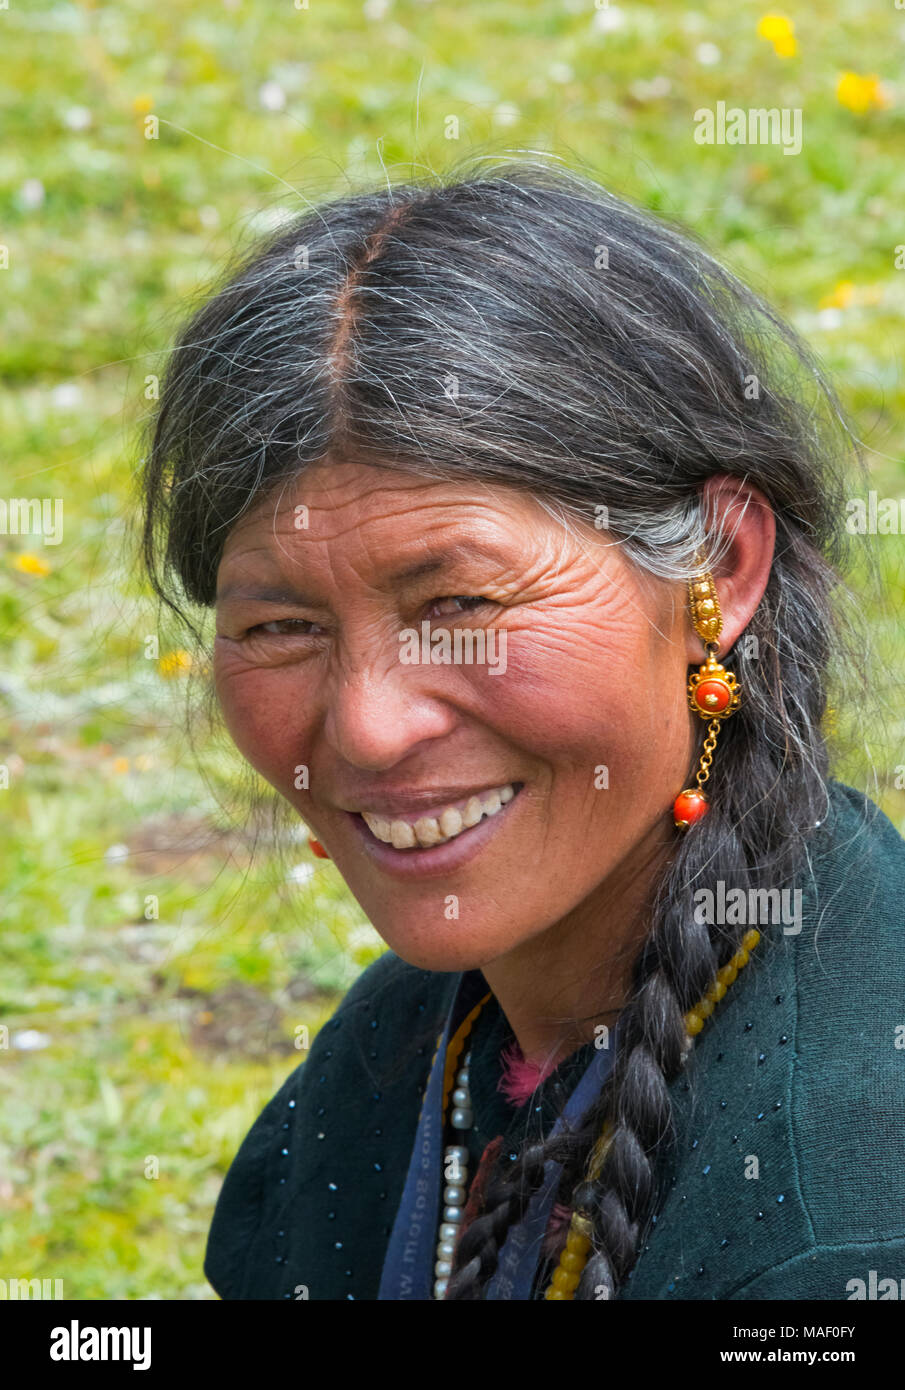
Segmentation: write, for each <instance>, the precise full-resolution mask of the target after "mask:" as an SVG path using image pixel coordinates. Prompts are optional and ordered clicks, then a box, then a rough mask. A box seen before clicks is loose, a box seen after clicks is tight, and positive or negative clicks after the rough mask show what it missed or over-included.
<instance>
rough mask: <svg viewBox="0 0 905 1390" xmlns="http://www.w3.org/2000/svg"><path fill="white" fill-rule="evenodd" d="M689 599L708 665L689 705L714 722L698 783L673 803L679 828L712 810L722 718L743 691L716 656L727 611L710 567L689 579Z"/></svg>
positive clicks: (696, 679)
mask: <svg viewBox="0 0 905 1390" xmlns="http://www.w3.org/2000/svg"><path fill="white" fill-rule="evenodd" d="M688 598H689V604H690V607H691V621H692V623H693V624H694V629H695V632H696V633H697V634H698V636H699V637H700V639H701V641H702V642H703V643H704V649H705V651H706V652H707V660H706V661H705V663H704V665H703V666H700V667H699V668H698V670H697V671H695V672H693V673H692V675H691V676H690V677H689V679H688V704H689V706H690V708H691V709H693V710H694V712H695V714H697V715H700V717H701V719H709V720H710V724H709V725H708V728H707V737H706V739H705V740H704V749H703V752H702V753H701V760H700V765H699V767H698V771H697V774H696V776H695V781H696V782H697V786H696V787H686V788H685V789H684V791H681V792H679V795H678V796H677V797H676V799H675V802H674V803H673V808H672V810H673V818H674V820H675V824H676V829H677V830H687V829H688V827H689V826H691V825H694V823H695V821H699V820H701V819H702V817H703V816H706V814H707V812H708V811H709V810H710V800H709V798H708V796H707V793H706V792H705V791H704V783H705V782H706V781H707V778H708V777H709V776H710V764H711V763H712V762H713V750H714V748H716V740H717V735H718V734H719V731H720V720H722V719H728V718H729V716H730V715H731V714H734V713H735V711H736V710H737V709H738V702H739V694H740V687H739V684H738V682H737V680H736V679H735V676H734V675H733V674H732V672H731V671H727V670H726V668H725V666H721V665H720V663H719V662H718V661H717V659H716V654H717V652H718V651H719V649H720V644H719V641H718V640H717V639H718V638H719V635H720V633H721V632H722V630H723V614H722V610H721V608H720V601H719V599H718V598H717V596H716V585H715V583H714V580H713V575H712V574H711V573H710V571H709V570H707V571H706V572H705V573H704V574H703V575H702V576H698V577H697V578H695V579H690V580H689V581H688Z"/></svg>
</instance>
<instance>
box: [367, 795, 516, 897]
mask: <svg viewBox="0 0 905 1390" xmlns="http://www.w3.org/2000/svg"><path fill="white" fill-rule="evenodd" d="M501 785H503V784H502V783H501ZM513 785H514V786H515V787H516V788H517V790H516V793H515V796H514V797H513V798H512V800H511V801H507V802H506V804H505V806H502V807H501V808H500V810H499V811H497V813H496V815H494V816H486V817H484V818H483V819H482V820H480V821H479V822H478V824H477V825H473V826H471V827H470V828H469V829H468V830H463V831H462V833H461V834H460V835H456V836H455V838H454V839H452V840H447V841H446V842H445V844H442V845H434V846H432V847H431V848H429V849H394V848H393V846H392V845H385V844H384V843H383V841H382V840H378V839H377V838H376V837H375V836H374V835H372V834H371V832H370V830H369V829H368V827H367V826H366V825H365V823H364V821H363V820H362V818H361V816H360V815H359V814H358V813H357V812H356V811H344V812H343V815H344V816H345V817H346V819H347V820H348V822H349V824H350V825H351V827H352V829H353V831H354V833H355V834H356V835H357V836H358V838H359V840H360V841H361V845H362V848H363V849H364V852H365V853H366V854H367V855H369V856H370V858H371V859H372V860H373V861H374V862H375V864H376V865H377V866H378V868H380V869H383V871H384V872H385V873H387V874H389V875H390V876H391V877H393V878H398V879H401V880H405V879H412V878H436V877H440V876H441V875H445V874H449V873H451V872H452V871H453V870H454V869H460V868H463V867H464V866H465V865H466V864H468V863H470V862H471V860H472V859H474V858H475V857H476V856H477V855H479V854H480V853H481V850H482V849H484V847H485V845H487V844H488V843H489V841H490V840H492V839H493V837H494V836H495V835H496V834H498V833H499V831H500V829H501V828H502V826H503V824H504V823H505V822H506V821H507V819H508V818H509V816H510V813H511V812H512V809H513V807H514V806H516V805H517V804H518V803H519V798H520V797H521V794H522V791H523V790H524V783H521V784H519V783H517V782H516V783H513ZM432 804H433V805H436V802H434V803H432ZM369 809H370V808H369Z"/></svg>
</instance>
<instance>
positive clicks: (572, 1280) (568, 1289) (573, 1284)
mask: <svg viewBox="0 0 905 1390" xmlns="http://www.w3.org/2000/svg"><path fill="white" fill-rule="evenodd" d="M580 1277H581V1276H580V1275H578V1274H573V1272H572V1271H571V1270H569V1269H562V1268H561V1267H560V1268H559V1269H557V1270H556V1271H555V1273H554V1275H553V1279H552V1283H553V1287H554V1289H562V1291H563V1293H566V1294H570V1293H572V1291H573V1289H577V1288H578V1281H579V1279H580Z"/></svg>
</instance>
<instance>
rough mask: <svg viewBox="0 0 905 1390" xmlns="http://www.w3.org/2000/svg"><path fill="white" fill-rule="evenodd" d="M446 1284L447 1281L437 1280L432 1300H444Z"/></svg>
mask: <svg viewBox="0 0 905 1390" xmlns="http://www.w3.org/2000/svg"><path fill="white" fill-rule="evenodd" d="M448 1284H449V1280H448V1279H438V1280H437V1282H436V1283H435V1284H434V1298H445V1297H446V1288H447V1285H448Z"/></svg>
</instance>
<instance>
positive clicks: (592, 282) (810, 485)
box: [143, 158, 854, 1299]
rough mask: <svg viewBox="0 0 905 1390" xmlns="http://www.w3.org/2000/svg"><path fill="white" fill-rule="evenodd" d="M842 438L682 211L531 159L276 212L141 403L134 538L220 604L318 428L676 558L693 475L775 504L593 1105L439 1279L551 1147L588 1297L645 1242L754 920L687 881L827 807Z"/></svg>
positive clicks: (473, 1258) (718, 547) (495, 1196)
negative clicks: (249, 540)
mask: <svg viewBox="0 0 905 1390" xmlns="http://www.w3.org/2000/svg"><path fill="white" fill-rule="evenodd" d="M451 381H452V382H454V383H455V389H454V390H451V389H450V382H451ZM853 454H854V450H853V447H852V440H851V435H850V432H849V430H848V426H847V425H846V422H845V419H844V416H843V414H842V412H841V410H840V407H839V405H838V402H837V401H836V399H835V397H834V395H833V392H832V390H831V388H830V387H829V386H828V385H827V383H826V381H825V379H824V377H823V375H822V373H821V370H820V368H819V366H818V364H817V362H816V361H815V360H814V358H813V355H812V354H811V353H810V351H809V350H808V349H807V347H806V346H805V345H804V344H803V343H802V342H801V341H800V340H799V339H798V337H797V336H796V335H795V334H794V332H793V331H792V330H791V329H790V328H789V327H788V326H787V325H786V324H785V323H784V322H783V321H782V320H781V319H780V318H779V317H778V316H777V314H776V313H775V312H774V311H773V310H772V309H771V308H770V307H769V306H768V305H767V304H766V303H765V302H764V301H763V300H762V299H761V298H760V297H759V296H758V295H756V294H754V293H753V292H752V291H751V290H750V289H748V288H747V287H745V286H744V285H742V284H741V283H740V282H739V281H738V280H737V279H736V278H735V277H734V276H733V275H732V274H731V273H730V272H728V271H727V270H726V269H724V268H723V267H721V266H720V265H719V264H718V263H717V262H716V261H714V260H713V259H712V257H711V256H710V255H709V254H708V253H707V252H706V251H705V250H704V249H703V248H702V247H701V246H700V245H699V244H698V243H697V241H696V240H695V239H694V238H693V237H691V236H690V235H688V234H687V233H685V232H682V231H679V230H677V229H676V228H674V227H672V226H671V225H670V224H669V223H667V222H666V221H664V220H662V219H660V218H656V217H654V216H653V215H651V214H649V213H646V212H644V211H641V210H640V209H639V208H637V207H635V206H633V205H632V204H631V203H629V202H627V201H625V200H623V199H621V198H618V197H616V196H614V195H613V194H611V193H610V192H608V191H607V190H605V189H604V188H602V187H601V186H600V184H599V183H597V182H596V181H595V180H594V179H593V178H592V177H590V176H589V175H587V174H584V173H576V172H570V171H567V170H565V169H564V168H562V167H560V166H558V165H557V164H555V163H553V164H550V163H548V162H547V161H546V160H544V159H541V158H535V159H521V160H514V161H513V160H501V161H498V162H496V163H489V162H486V161H485V162H484V163H482V164H481V166H480V167H479V168H478V169H477V170H469V171H455V170H454V171H452V172H451V173H450V174H449V175H448V176H447V177H445V178H440V177H436V176H434V177H431V178H427V179H426V180H424V181H422V182H404V183H397V184H395V185H392V186H388V187H384V188H381V189H380V190H379V191H373V192H372V191H363V192H353V193H348V194H345V195H343V196H341V197H338V198H336V199H334V200H333V201H327V202H324V203H322V204H321V205H320V206H318V207H317V208H316V209H315V210H313V211H312V210H306V211H305V212H303V213H302V214H301V215H298V216H293V217H291V218H290V220H289V221H288V222H287V224H286V225H285V226H283V227H281V228H280V230H279V231H277V232H276V233H274V234H272V235H271V236H270V237H269V238H268V239H267V240H266V241H265V242H264V243H262V244H260V245H256V246H255V247H254V248H253V250H252V252H251V253H250V254H249V255H248V256H247V257H246V258H245V259H244V260H243V261H242V262H241V263H240V264H238V265H235V266H233V267H232V268H231V269H230V271H229V273H228V276H227V278H226V280H225V282H224V283H223V284H222V285H221V287H220V288H219V290H218V292H217V293H216V294H214V295H213V297H211V298H210V299H209V300H208V301H207V302H206V303H204V304H203V306H202V307H201V309H200V310H199V311H198V312H196V314H195V315H194V317H193V318H192V319H191V321H190V322H189V323H188V324H187V326H186V327H185V328H184V329H183V331H182V333H181V335H180V337H179V339H178V341H177V344H176V347H175V350H174V351H173V352H172V354H171V357H170V359H169V366H168V369H167V371H166V373H165V374H164V379H163V385H162V390H161V396H160V402H159V406H158V409H157V412H156V415H155V417H154V419H153V421H152V422H151V425H150V432H149V440H148V449H147V459H146V462H145V468H144V487H145V495H146V504H145V517H144V533H143V539H144V557H145V561H146V565H147V568H148V572H149V574H150V576H151V579H152V582H153V584H154V586H155V588H156V590H157V592H158V594H159V595H160V597H161V598H162V599H163V600H164V601H165V602H166V603H168V604H170V605H171V606H172V607H174V608H176V609H177V611H179V612H180V613H182V614H183V616H185V614H184V604H185V600H188V601H189V602H190V603H192V604H201V605H206V606H210V605H211V604H212V603H213V600H214V594H215V586H216V572H217V567H218V564H219V560H220V556H221V554H222V549H223V544H224V541H225V538H226V535H227V534H228V532H229V530H230V528H231V527H232V526H233V525H234V524H235V522H236V521H237V520H238V519H239V517H240V516H242V515H243V514H244V512H245V511H247V510H248V508H249V507H251V506H252V505H253V504H254V503H256V502H257V501H259V500H260V499H261V498H263V497H265V496H266V495H268V493H276V492H277V491H278V489H279V488H280V487H282V486H283V485H284V484H285V483H286V482H287V481H288V480H290V479H292V478H294V477H295V476H296V475H297V474H298V473H299V471H300V470H302V469H304V468H305V467H306V466H307V465H309V464H312V463H315V462H320V461H323V460H324V459H326V458H327V457H328V456H330V457H340V456H342V455H346V456H351V457H355V458H356V459H358V460H360V461H364V462H367V461H369V460H373V461H374V462H376V463H379V462H381V461H386V460H387V459H390V460H392V464H393V467H394V468H399V469H409V470H410V471H412V472H413V473H417V474H421V475H424V476H426V477H431V478H442V479H447V480H456V479H461V480H463V481H466V482H468V481H471V482H473V481H475V480H485V481H489V482H492V483H503V484H506V485H508V486H510V487H514V488H519V489H522V490H527V491H528V492H530V493H531V495H532V496H534V497H536V498H538V499H539V500H540V501H541V502H542V504H543V505H544V506H545V507H547V508H548V509H549V510H550V511H551V513H552V514H554V515H555V516H556V517H557V518H558V519H560V520H561V521H562V522H563V524H564V525H566V526H569V525H570V524H572V523H573V521H575V520H577V521H583V522H585V523H588V522H590V523H592V524H594V523H595V520H596V519H597V517H598V516H599V511H600V507H601V504H602V505H603V506H604V507H605V509H606V515H607V531H608V536H609V537H610V538H611V539H612V541H613V543H616V544H619V545H620V546H621V547H622V549H623V552H624V554H625V555H626V557H627V559H628V560H629V561H630V562H633V563H634V564H636V565H637V566H638V567H639V568H641V569H644V570H647V571H649V572H651V573H653V574H656V575H659V576H661V577H665V578H668V579H671V580H674V581H677V582H678V581H680V580H682V581H684V580H687V579H688V578H689V577H690V576H691V575H692V574H694V573H698V572H700V563H699V557H700V556H702V555H703V556H704V557H705V561H706V565H707V566H708V567H712V566H714V565H715V564H716V563H717V562H718V561H719V559H720V556H721V554H722V553H723V548H724V547H725V546H726V545H727V544H728V542H729V539H730V538H729V537H728V536H727V535H726V534H724V533H722V532H721V531H720V529H719V528H718V527H717V526H716V525H715V524H714V523H713V522H712V520H711V519H710V518H709V517H708V516H707V515H706V514H705V512H704V510H703V507H702V503H701V489H702V487H703V485H704V483H706V481H707V479H708V478H709V477H711V476H713V475H715V474H729V475H732V476H735V477H737V478H740V479H744V480H746V481H747V482H749V483H751V484H753V485H755V486H756V487H757V488H758V489H760V491H761V492H762V493H763V494H764V495H765V496H766V498H767V500H768V502H769V503H770V505H771V507H772V509H773V512H774V515H775V519H776V547H775V556H774V561H773V565H772V569H771V573H770V577H769V581H768V583H767V587H766V591H765V593H764V595H763V598H762V601H761V603H760V605H759V606H758V608H757V610H756V612H755V613H754V615H753V618H752V619H751V622H750V624H749V626H748V628H747V630H746V632H745V634H743V637H742V638H740V639H739V641H738V642H737V643H736V646H735V649H734V656H733V654H731V653H730V654H729V655H730V656H732V659H733V661H734V663H735V665H734V669H735V670H736V671H737V672H738V674H739V678H740V680H741V682H742V685H743V688H744V691H745V698H744V700H743V702H742V705H741V708H740V709H739V711H738V713H737V714H735V716H734V717H733V719H732V720H731V721H729V722H728V724H727V725H726V727H725V729H724V730H723V732H722V734H721V738H720V751H719V772H720V779H719V792H718V794H717V795H715V797H714V798H713V801H712V805H711V809H710V813H709V814H708V815H707V816H706V817H705V818H704V819H703V821H701V822H699V823H698V824H697V825H696V826H695V828H694V832H693V833H691V834H689V835H687V836H686V837H685V838H683V839H681V840H679V841H678V843H677V847H676V851H675V853H674V855H673V856H672V858H671V859H670V861H669V863H668V865H667V866H666V868H665V869H664V871H663V873H662V876H661V879H660V881H659V882H658V883H657V884H656V885H655V888H654V891H653V894H652V898H651V902H650V904H649V910H648V916H649V920H648V921H647V922H646V924H645V925H646V927H647V931H646V935H645V938H644V942H643V945H642V947H641V949H640V951H639V953H638V956H637V959H636V961H635V962H634V967H633V972H632V984H631V990H630V995H629V998H628V1001H627V1003H626V1004H625V1006H624V1008H623V1009H622V1011H621V1013H620V1020H619V1047H618V1055H617V1057H616V1060H615V1065H614V1068H613V1070H612V1072H611V1074H610V1076H609V1078H608V1080H607V1083H606V1084H605V1086H604V1088H603V1090H602V1092H601V1094H600V1096H599V1097H598V1099H597V1101H596V1103H595V1104H594V1105H593V1106H592V1107H591V1110H590V1111H589V1112H588V1113H587V1114H586V1116H585V1117H584V1119H583V1121H582V1123H581V1125H580V1127H578V1128H577V1129H575V1130H574V1131H570V1132H567V1133H566V1134H563V1135H558V1136H556V1137H555V1138H553V1139H548V1140H545V1141H536V1140H535V1139H533V1138H532V1140H531V1142H529V1143H526V1145H525V1146H524V1147H523V1149H522V1150H521V1151H520V1152H519V1153H518V1154H517V1156H516V1158H515V1161H514V1162H513V1161H512V1160H511V1159H510V1158H509V1157H508V1156H507V1155H500V1157H499V1158H498V1160H497V1163H496V1166H495V1168H494V1170H493V1172H492V1173H491V1176H490V1180H489V1183H488V1186H487V1189H486V1192H485V1200H484V1205H483V1210H482V1212H481V1214H480V1215H478V1216H477V1217H476V1218H475V1219H474V1220H473V1221H472V1223H471V1224H470V1225H469V1226H468V1228H467V1229H466V1230H465V1231H464V1233H463V1235H462V1237H461V1239H460V1240H459V1243H458V1246H457V1249H456V1253H455V1261H454V1267H453V1273H452V1277H451V1279H450V1282H449V1287H448V1290H447V1294H446V1297H447V1299H480V1298H482V1297H483V1294H484V1290H485V1288H486V1285H487V1282H488V1280H489V1279H490V1278H491V1277H492V1275H493V1273H494V1270H495V1269H496V1267H497V1262H498V1257H499V1252H500V1249H501V1247H502V1244H503V1242H504V1241H505V1238H506V1234H507V1232H508V1231H509V1229H510V1228H511V1227H512V1225H513V1223H514V1222H517V1221H518V1220H519V1219H520V1217H521V1216H522V1215H523V1214H524V1212H525V1209H526V1206H527V1203H528V1201H529V1199H530V1197H531V1195H532V1194H533V1193H534V1192H535V1191H536V1190H537V1189H538V1187H539V1185H540V1183H541V1181H542V1177H543V1173H544V1167H545V1164H546V1163H547V1162H549V1161H550V1160H551V1159H555V1160H557V1161H558V1162H560V1163H561V1164H562V1181H561V1187H560V1194H561V1196H562V1197H563V1199H564V1200H570V1199H571V1197H572V1194H573V1191H574V1190H575V1188H576V1185H577V1187H578V1190H577V1200H578V1202H579V1205H580V1207H581V1209H583V1210H585V1211H587V1212H588V1213H589V1214H590V1216H591V1218H592V1222H593V1237H592V1251H591V1255H590V1257H589V1260H588V1263H587V1265H586V1267H585V1271H584V1274H583V1276H582V1280H581V1283H580V1284H579V1287H578V1289H577V1291H576V1297H577V1298H579V1299H596V1298H601V1297H614V1296H615V1295H616V1294H617V1293H618V1291H619V1290H620V1288H621V1287H622V1286H623V1284H624V1282H625V1279H626V1278H627V1276H628V1274H629V1272H630V1270H631V1268H632V1265H633V1264H634V1262H635V1260H636V1258H637V1254H638V1250H639V1248H640V1246H641V1244H642V1243H643V1240H644V1237H645V1233H646V1231H647V1229H648V1227H649V1224H650V1221H651V1217H652V1216H653V1215H654V1213H655V1209H656V1204H657V1200H658V1191H657V1175H658V1171H660V1169H661V1159H662V1157H663V1155H664V1154H665V1153H666V1151H667V1149H668V1146H669V1144H670V1142H671V1140H672V1137H673V1136H672V1118H671V1105H670V1097H669V1088H670V1085H671V1083H672V1081H673V1080H674V1078H675V1077H676V1075H677V1073H678V1072H679V1070H680V1068H681V1066H682V1061H683V1051H684V1048H685V1045H686V1030H685V1025H684V1021H683V1018H684V1015H685V1013H686V1012H687V1011H688V1010H689V1009H690V1008H691V1007H692V1006H693V1005H694V1004H695V1002H696V1001H697V1000H698V999H700V997H701V996H702V995H703V994H704V993H705V991H706V990H707V988H708V987H709V985H710V984H711V983H712V981H713V979H714V976H715V975H716V972H717V970H718V969H719V968H720V967H721V966H722V965H723V964H725V963H726V962H727V961H728V960H729V959H730V958H731V957H732V955H733V954H734V953H735V951H736V950H737V949H738V947H739V944H740V937H741V935H742V934H743V932H744V927H734V926H729V925H708V924H705V923H702V922H700V921H698V920H697V916H696V914H695V910H694V909H695V898H694V894H695V891H696V889H698V888H700V887H701V885H702V883H707V882H712V881H715V880H723V881H725V883H726V885H727V887H738V888H742V889H744V890H749V889H751V888H754V889H757V888H758V887H775V886H778V885H782V884H786V883H788V882H789V881H790V880H791V879H792V878H793V877H794V875H795V873H796V871H797V869H798V868H799V866H800V864H801V862H802V858H803V856H804V855H805V853H806V850H807V841H808V838H809V836H810V835H811V834H812V832H813V829H814V827H815V825H816V824H818V823H819V822H820V821H821V820H822V818H823V816H824V815H825V812H826V806H827V788H826V779H827V773H828V754H827V748H826V743H825V738H824V732H823V729H822V721H823V716H824V712H825V704H826V689H827V681H828V679H829V676H830V675H831V666H830V663H831V658H833V657H835V656H836V654H837V653H838V651H839V650H840V642H839V631H838V623H837V619H836V617H835V608H834V604H833V603H832V593H833V590H834V587H835V585H836V584H837V582H838V580H837V576H838V571H839V567H840V564H841V561H842V558H843V557H842V547H843V543H844V539H845V537H844V529H843V526H842V523H841V520H840V519H841V518H842V517H843V516H844V496H845V480H846V466H847V463H848V461H849V460H850V459H851V458H852V457H853ZM722 659H724V660H726V659H728V657H727V656H726V654H723V657H722ZM605 1119H608V1120H609V1122H610V1124H611V1126H612V1129H611V1140H610V1143H609V1147H608V1149H607V1150H606V1154H605V1158H604V1161H603V1165H602V1168H601V1169H600V1172H599V1174H598V1176H597V1178H596V1179H595V1181H593V1182H592V1183H588V1182H585V1181H584V1175H585V1172H586V1169H587V1166H588V1161H589V1158H590V1155H591V1151H592V1148H593V1147H594V1145H595V1143H596V1141H597V1139H598V1138H599V1135H600V1132H601V1129H602V1126H603V1123H604V1120H605Z"/></svg>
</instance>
